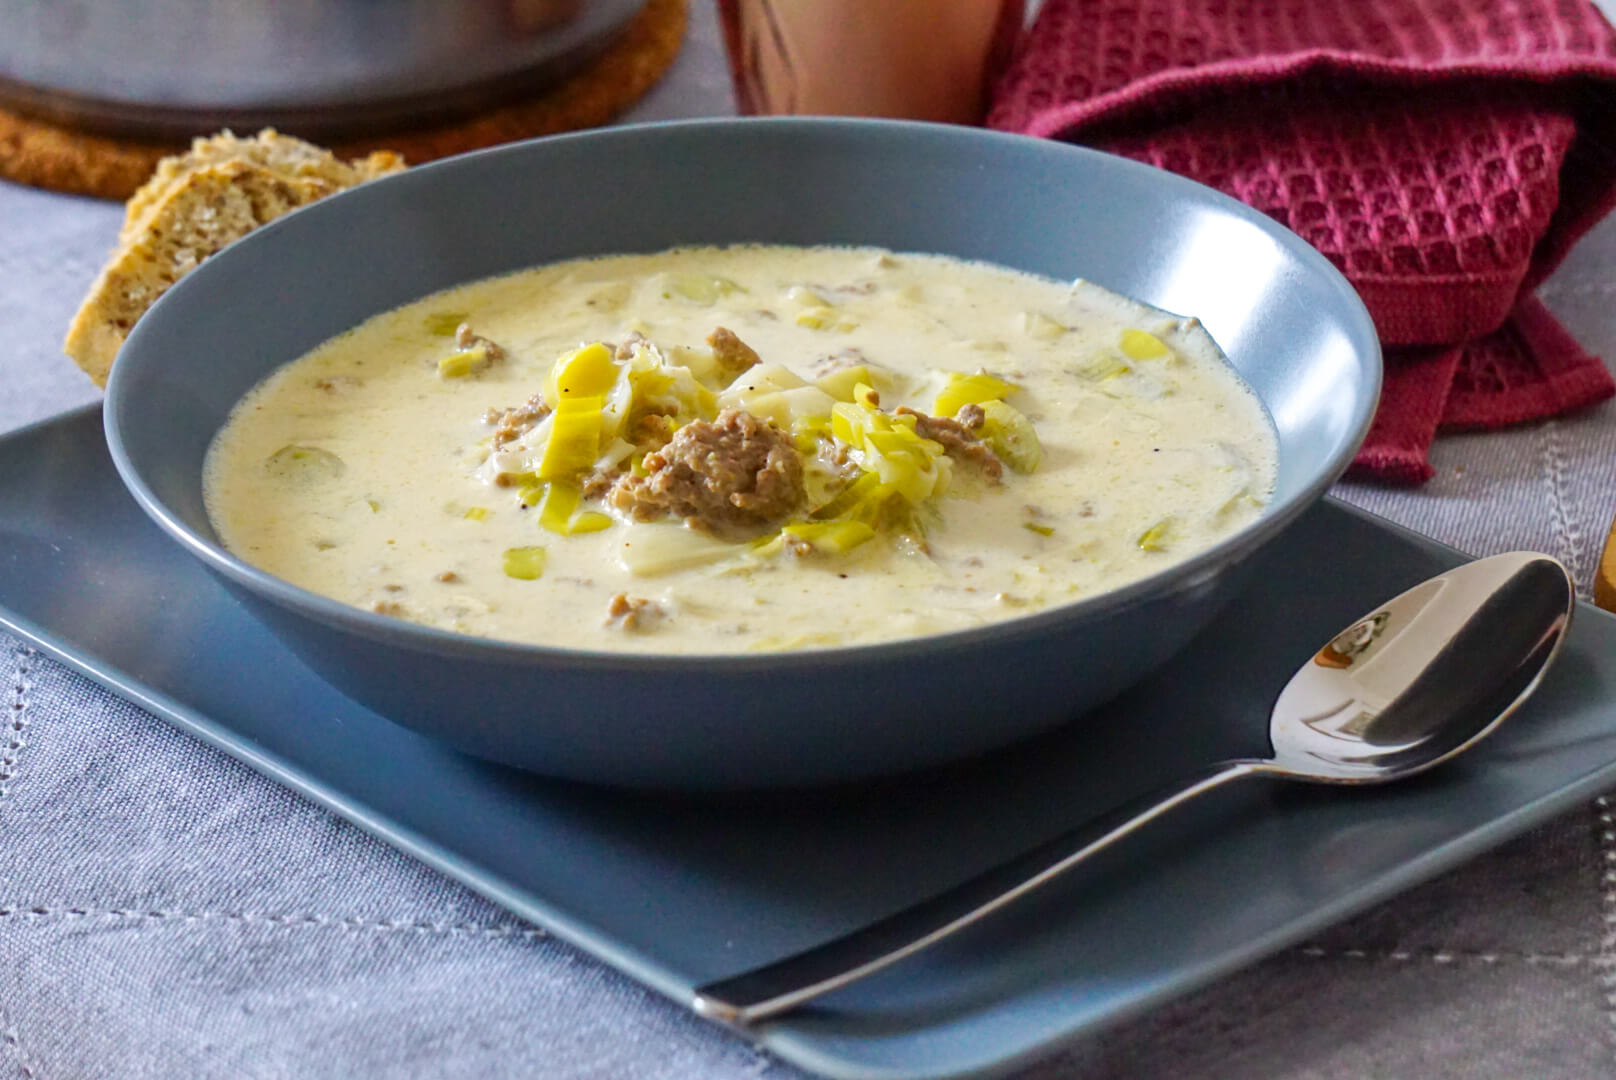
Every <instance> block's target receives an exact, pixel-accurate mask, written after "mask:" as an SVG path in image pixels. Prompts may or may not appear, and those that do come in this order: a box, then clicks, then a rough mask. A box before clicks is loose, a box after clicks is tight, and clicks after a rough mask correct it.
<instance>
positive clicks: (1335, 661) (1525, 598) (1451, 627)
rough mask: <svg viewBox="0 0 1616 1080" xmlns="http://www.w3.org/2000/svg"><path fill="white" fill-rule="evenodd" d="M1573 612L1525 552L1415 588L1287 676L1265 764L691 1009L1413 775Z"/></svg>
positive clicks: (924, 939) (860, 967) (866, 958)
mask: <svg viewBox="0 0 1616 1080" xmlns="http://www.w3.org/2000/svg"><path fill="white" fill-rule="evenodd" d="M1575 606H1576V596H1575V590H1574V588H1573V586H1572V581H1571V577H1570V575H1569V574H1567V573H1566V570H1565V567H1563V566H1561V565H1560V563H1558V562H1556V561H1555V560H1554V559H1551V558H1549V557H1548V556H1546V555H1538V554H1535V553H1533V552H1510V553H1509V554H1505V555H1495V556H1493V557H1492V558H1489V559H1481V560H1479V561H1477V562H1472V563H1468V564H1466V565H1464V566H1461V567H1458V568H1457V569H1454V570H1450V571H1448V572H1447V573H1445V574H1440V575H1438V576H1437V577H1434V578H1432V579H1430V580H1429V581H1426V582H1425V583H1423V584H1421V585H1416V586H1415V587H1414V588H1412V589H1410V590H1408V591H1407V592H1405V593H1403V594H1402V595H1401V596H1398V597H1397V598H1395V599H1393V600H1391V601H1389V602H1387V603H1386V604H1384V605H1382V606H1381V607H1379V608H1376V609H1375V610H1374V611H1373V612H1372V613H1371V614H1369V615H1366V616H1365V617H1364V618H1362V619H1359V620H1358V621H1357V622H1355V623H1353V624H1352V625H1351V626H1349V627H1348V628H1347V629H1345V630H1343V631H1342V632H1341V633H1340V634H1337V635H1336V636H1335V637H1334V638H1333V639H1331V641H1330V643H1329V644H1327V645H1325V646H1324V648H1322V649H1320V650H1319V651H1318V652H1317V653H1315V654H1314V655H1313V657H1312V658H1311V659H1310V660H1309V661H1308V662H1307V663H1306V664H1304V665H1302V668H1301V670H1300V671H1298V672H1297V673H1296V674H1295V675H1294V676H1292V678H1291V681H1290V682H1289V683H1287V684H1286V686H1285V689H1284V690H1283V691H1281V692H1280V695H1279V699H1278V700H1277V701H1276V702H1275V703H1274V709H1273V713H1272V715H1271V717H1270V719H1269V739H1270V741H1271V742H1272V744H1273V753H1272V755H1270V756H1269V757H1267V758H1262V759H1249V760H1246V759H1243V760H1236V761H1228V762H1224V763H1222V764H1220V765H1216V766H1213V767H1212V768H1211V769H1210V770H1208V771H1207V772H1206V773H1204V774H1202V775H1201V776H1199V777H1197V778H1195V779H1193V780H1191V781H1189V782H1188V783H1185V784H1183V785H1181V786H1178V787H1176V788H1173V789H1170V790H1169V791H1168V792H1167V793H1165V794H1163V793H1157V794H1155V795H1153V796H1149V797H1146V798H1143V799H1139V800H1135V801H1134V802H1131V803H1129V804H1128V805H1127V806H1124V807H1121V808H1119V809H1118V810H1115V811H1113V812H1112V813H1110V814H1108V815H1106V816H1104V817H1103V818H1101V819H1099V820H1097V821H1092V822H1089V823H1087V824H1085V825H1082V826H1079V827H1078V828H1076V829H1072V830H1070V831H1068V832H1065V833H1062V834H1061V835H1059V836H1057V837H1055V838H1054V839H1052V840H1049V841H1047V842H1045V843H1043V844H1040V845H1039V846H1038V847H1036V848H1034V849H1032V850H1031V851H1028V852H1025V853H1024V854H1022V855H1018V856H1016V857H1015V858H1013V859H1011V860H1010V861H1008V862H1005V863H1001V864H1000V865H998V866H996V867H994V868H992V869H990V870H987V871H985V872H983V873H981V874H979V875H977V876H976V877H974V878H971V879H970V880H969V881H966V882H965V883H964V884H961V885H957V886H955V887H953V888H951V889H948V890H947V891H945V892H942V893H939V894H937V895H936V896H933V897H932V898H931V899H929V900H923V901H921V902H920V903H919V904H916V905H914V906H913V907H910V908H906V909H904V910H902V911H899V912H897V913H896V914H894V915H889V916H887V917H886V918H884V919H882V920H880V921H879V922H876V923H872V924H871V925H869V926H866V927H864V928H863V929H861V930H855V931H854V932H852V933H851V934H848V935H846V936H844V937H840V938H836V939H835V940H833V941H829V942H826V943H825V944H822V945H816V946H814V947H812V948H810V949H807V950H805V951H803V952H800V953H797V954H795V955H793V956H789V957H786V958H785V959H784V960H779V961H776V962H774V963H771V964H767V965H764V966H763V967H759V968H754V969H753V970H751V971H748V972H744V973H742V974H740V975H735V976H732V977H730V978H727V979H722V980H719V981H717V982H713V983H708V984H707V985H706V986H701V987H698V988H697V989H696V996H695V1001H694V1007H695V1010H696V1012H698V1013H700V1014H701V1015H703V1016H706V1017H710V1018H712V1019H715V1020H719V1021H722V1022H724V1023H729V1024H735V1025H746V1024H750V1023H753V1022H755V1021H758V1020H763V1019H766V1018H768V1017H771V1016H777V1015H779V1014H780V1013H783V1012H786V1011H788V1010H790V1009H794V1008H796V1007H797V1006H799V1005H801V1004H803V1003H804V1002H807V1001H811V1000H813V999H814V998H817V997H819V996H820V995H822V994H826V993H829V992H830V991H832V990H836V989H839V988H841V987H844V986H847V985H848V984H850V983H853V982H856V981H857V980H859V979H862V978H864V977H865V976H866V975H869V974H871V973H873V972H876V971H880V970H881V969H882V968H885V967H887V966H888V965H890V964H894V963H896V962H898V961H899V960H902V959H904V958H905V957H907V956H911V955H913V954H914V953H916V952H919V951H920V950H921V949H924V948H926V947H927V946H929V945H931V944H933V943H935V942H938V941H941V940H942V939H944V938H946V937H948V936H949V935H951V934H953V933H954V932H955V931H957V930H960V929H962V928H964V927H966V926H969V925H971V924H972V923H974V922H977V921H978V920H980V919H982V918H985V917H986V916H988V915H990V914H992V913H993V912H995V911H998V910H999V909H1000V908H1002V907H1004V906H1005V905H1007V904H1009V903H1011V902H1012V901H1014V900H1016V899H1017V898H1019V897H1021V896H1024V895H1026V894H1027V893H1029V892H1031V891H1032V890H1033V889H1035V888H1037V887H1038V886H1040V885H1042V884H1044V883H1045V882H1047V881H1049V880H1051V879H1052V878H1054V877H1056V876H1058V875H1060V874H1063V873H1065V872H1066V871H1067V870H1070V869H1071V868H1072V867H1074V866H1076V865H1077V864H1078V863H1080V862H1082V861H1083V860H1084V859H1087V858H1088V857H1089V856H1091V855H1093V854H1095V853H1096V852H1098V851H1101V850H1102V849H1104V848H1107V847H1109V846H1110V845H1112V844H1114V843H1116V842H1117V841H1118V840H1121V839H1122V838H1123V837H1125V836H1127V835H1129V834H1130V833H1133V832H1135V831H1137V830H1138V829H1139V828H1140V827H1141V826H1143V825H1145V824H1146V823H1148V822H1150V821H1153V820H1155V819H1156V818H1159V817H1161V816H1162V815H1163V814H1166V813H1167V812H1168V811H1170V810H1173V809H1175V808H1177V807H1180V806H1182V805H1184V804H1185V803H1187V802H1189V801H1190V800H1192V799H1194V798H1196V797H1197V796H1199V795H1202V794H1205V793H1206V792H1208V791H1211V790H1212V789H1214V788H1217V787H1221V786H1222V785H1224V784H1226V783H1228V782H1229V781H1231V780H1237V779H1240V778H1243V777H1247V776H1270V777H1277V778H1280V779H1285V780H1303V781H1308V782H1310V783H1321V784H1380V783H1385V782H1387V781H1390V780H1400V779H1402V778H1403V777H1406V776H1413V775H1414V774H1415V773H1419V772H1424V771H1425V770H1426V769H1429V768H1431V767H1432V766H1434V765H1437V764H1440V763H1441V762H1444V761H1446V760H1448V759H1449V758H1451V757H1453V756H1454V755H1455V754H1458V753H1460V752H1462V751H1464V750H1466V749H1468V748H1469V747H1471V746H1474V745H1475V744H1476V743H1477V742H1479V741H1480V740H1481V739H1482V738H1484V737H1485V736H1486V735H1488V734H1489V733H1491V732H1492V730H1493V729H1494V728H1496V727H1497V726H1498V725H1499V724H1500V723H1501V722H1502V721H1503V720H1504V718H1505V717H1507V716H1508V715H1509V714H1510V713H1511V712H1513V711H1514V710H1515V707H1516V706H1517V705H1519V704H1520V703H1521V702H1522V701H1524V700H1525V699H1526V697H1527V696H1528V695H1529V694H1531V692H1532V691H1533V690H1534V689H1536V688H1537V684H1538V682H1539V680H1540V679H1541V678H1542V677H1543V673H1544V672H1545V671H1546V670H1547V669H1548V667H1549V664H1550V663H1552V662H1553V660H1554V657H1555V655H1556V654H1557V653H1558V652H1559V649H1560V643H1561V641H1562V640H1563V639H1564V637H1565V634H1566V631H1567V630H1568V629H1569V627H1570V625H1571V615H1572V611H1573V610H1574V608H1575Z"/></svg>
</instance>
